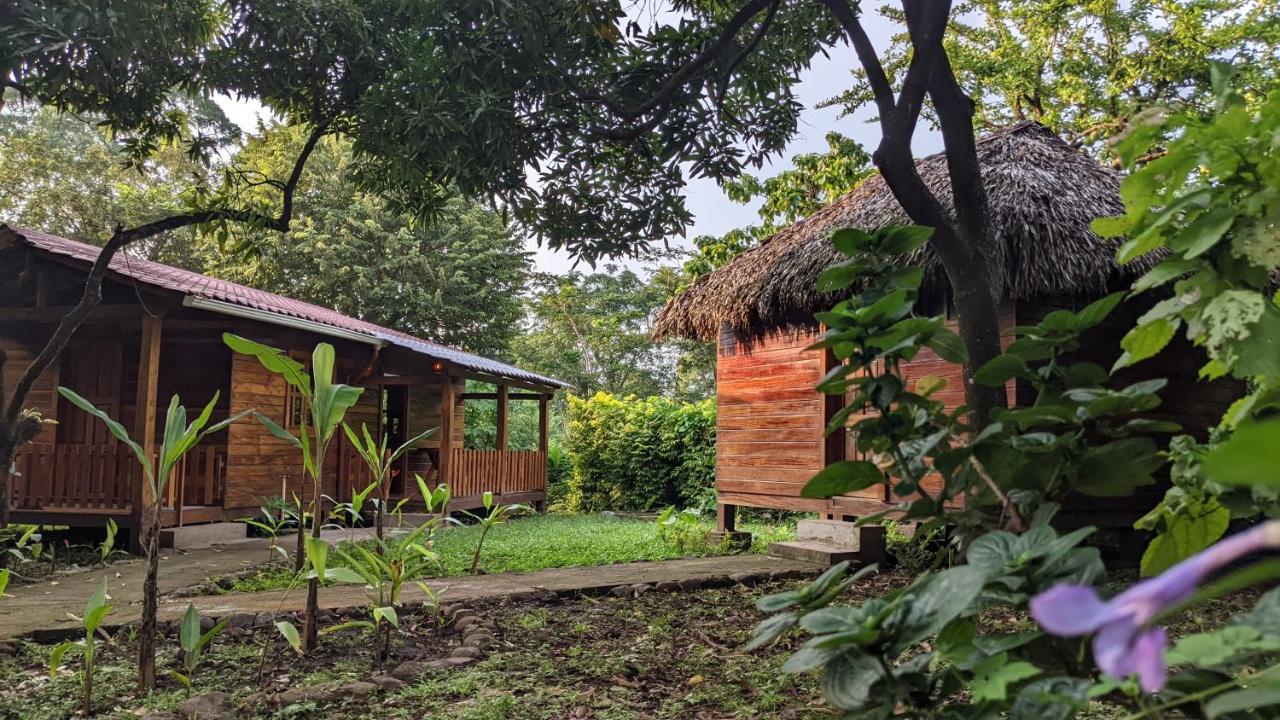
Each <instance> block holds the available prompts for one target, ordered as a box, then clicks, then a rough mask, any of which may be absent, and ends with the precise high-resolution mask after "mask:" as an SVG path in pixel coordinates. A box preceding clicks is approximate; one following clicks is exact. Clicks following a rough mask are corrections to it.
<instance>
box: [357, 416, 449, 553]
mask: <svg viewBox="0 0 1280 720" xmlns="http://www.w3.org/2000/svg"><path fill="white" fill-rule="evenodd" d="M342 430H343V431H344V432H345V433H346V434H347V440H348V441H350V442H351V446H352V447H353V448H355V449H356V452H357V453H359V454H360V459H362V460H364V464H365V465H367V466H368V467H369V472H370V473H371V474H372V475H373V482H374V487H378V488H381V490H380V491H379V492H378V497H377V501H378V502H377V503H376V505H377V509H378V517H377V519H376V520H375V521H374V526H375V528H376V532H377V535H378V539H379V540H381V539H382V535H383V532H382V530H383V517H382V516H383V514H385V513H386V510H387V502H388V498H387V491H388V489H389V488H388V480H389V479H390V477H391V468H392V467H393V466H394V465H395V463H396V461H397V460H399V459H400V458H401V457H403V456H404V454H405V453H407V452H409V450H411V449H413V447H414V446H415V445H417V444H418V443H419V442H421V441H422V440H423V439H424V438H426V437H427V436H428V435H430V434H431V433H433V432H435V428H428V429H426V430H424V431H422V432H421V433H419V434H417V435H415V436H413V437H411V438H409V439H408V440H406V441H405V442H404V444H402V445H401V446H400V447H398V448H396V449H395V450H389V449H388V447H387V441H388V438H387V436H386V434H385V433H384V434H383V435H382V437H381V438H379V439H378V440H374V438H373V435H372V434H371V433H370V432H369V426H368V425H366V424H364V423H360V434H359V435H356V432H355V431H354V430H352V429H351V426H350V425H347V424H346V423H343V424H342ZM367 491H368V488H366V489H365V492H367ZM363 500H364V498H363V497H362V498H361V502H363ZM352 503H353V504H354V503H355V497H352ZM403 504H404V501H401V504H400V505H398V506H397V509H399V508H400V507H402V506H403Z"/></svg>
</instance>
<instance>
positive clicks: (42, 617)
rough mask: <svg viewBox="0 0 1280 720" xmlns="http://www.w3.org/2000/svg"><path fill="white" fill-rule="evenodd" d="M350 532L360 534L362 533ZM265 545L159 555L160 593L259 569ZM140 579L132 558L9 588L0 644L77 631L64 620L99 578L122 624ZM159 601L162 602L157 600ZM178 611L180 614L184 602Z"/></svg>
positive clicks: (142, 568) (343, 535)
mask: <svg viewBox="0 0 1280 720" xmlns="http://www.w3.org/2000/svg"><path fill="white" fill-rule="evenodd" d="M356 532H357V533H358V534H359V533H365V532H366V530H357V531H356ZM321 535H322V536H323V537H325V538H326V539H328V540H330V541H332V542H336V541H338V540H345V539H347V537H348V532H347V531H346V530H334V531H328V530H327V531H324V532H322V533H321ZM295 542H296V537H295V536H293V535H289V536H287V537H284V538H281V540H280V544H281V545H283V546H284V547H285V548H286V549H287V550H288V551H289V553H290V556H292V554H293V548H294V547H295V545H294V543H295ZM270 546H271V543H270V541H269V540H266V539H264V538H249V539H245V540H238V541H236V542H232V543H227V544H225V545H213V546H211V547H207V548H199V549H194V550H173V549H165V550H161V551H160V594H161V595H164V594H166V593H171V592H173V591H175V590H178V589H181V588H187V587H191V586H192V585H198V584H200V583H202V582H204V581H205V580H206V579H208V578H210V577H221V576H223V575H230V574H232V573H235V572H238V571H241V570H249V569H251V568H253V567H256V566H259V565H262V564H263V563H266V562H267V561H268V559H270V558H271V557H272V555H271V552H270ZM277 558H278V556H277ZM146 574H147V565H146V562H144V561H143V560H141V559H137V560H125V561H121V562H117V563H112V564H111V565H108V566H106V567H100V568H87V569H85V570H82V571H77V572H71V573H60V574H58V575H54V576H51V577H47V578H42V579H41V581H40V582H37V583H33V584H30V585H17V584H12V585H10V586H9V589H8V591H7V594H8V595H9V597H5V598H0V640H3V639H6V638H11V637H15V636H18V635H23V634H26V633H29V632H32V631H34V630H39V629H53V628H68V627H71V628H74V627H77V626H78V623H77V622H76V621H74V620H72V619H71V618H69V617H67V613H74V614H76V615H83V614H84V606H85V603H86V602H88V600H89V596H90V595H93V593H94V591H95V590H97V589H98V585H99V584H100V583H101V582H102V578H104V577H105V578H107V582H108V587H109V590H108V593H109V594H110V595H111V604H112V606H113V607H115V610H114V611H113V612H112V613H111V615H110V616H109V617H110V618H111V619H110V620H109V622H111V623H112V624H120V623H124V622H127V618H133V617H136V616H137V615H138V614H139V611H138V610H137V605H138V604H139V603H141V602H142V581H143V580H144V579H145V578H146ZM161 602H162V603H163V602H164V600H163V598H162V599H161ZM126 606H132V607H126ZM162 606H163V605H162ZM182 607H183V609H184V610H185V609H186V603H183V605H182Z"/></svg>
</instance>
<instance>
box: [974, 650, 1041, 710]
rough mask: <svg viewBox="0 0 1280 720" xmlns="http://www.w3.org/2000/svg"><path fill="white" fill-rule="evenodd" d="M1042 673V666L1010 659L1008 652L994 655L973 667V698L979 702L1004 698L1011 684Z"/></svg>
mask: <svg viewBox="0 0 1280 720" xmlns="http://www.w3.org/2000/svg"><path fill="white" fill-rule="evenodd" d="M1039 674H1040V668H1038V667H1036V666H1035V665H1032V664H1031V663H1029V662H1025V661H1022V660H1016V661H1013V662H1010V661H1009V656H1008V655H1007V654H1006V653H999V654H998V655H992V656H991V657H989V658H987V659H986V660H984V661H983V662H981V663H979V664H978V666H977V667H975V668H974V669H973V685H972V686H971V687H972V690H973V699H974V700H976V701H978V702H985V701H988V700H1004V699H1006V698H1008V697H1009V686H1010V685H1012V684H1014V683H1016V682H1019V681H1021V680H1026V679H1027V678H1033V677H1035V676H1036V675H1039Z"/></svg>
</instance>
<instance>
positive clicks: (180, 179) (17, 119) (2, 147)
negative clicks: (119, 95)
mask: <svg viewBox="0 0 1280 720" xmlns="http://www.w3.org/2000/svg"><path fill="white" fill-rule="evenodd" d="M16 95H17V94H16V93H14V92H13V91H5V94H4V96H3V97H4V99H5V100H6V101H7V102H5V103H4V104H3V110H2V111H0V221H3V222H6V223H11V224H14V225H19V226H22V227H27V228H32V229H34V230H40V231H42V232H47V233H52V234H54V235H62V236H65V237H69V238H74V239H76V240H81V241H84V242H88V243H93V244H100V243H101V242H102V241H103V239H104V238H107V237H110V236H111V232H112V230H113V229H114V228H115V227H116V225H117V224H124V225H126V226H134V225H138V224H141V223H143V222H147V221H150V220H153V219H155V218H157V217H161V216H163V215H166V214H172V213H176V212H182V211H183V210H184V209H185V206H184V203H183V196H184V194H185V193H186V192H187V191H188V189H189V188H190V187H191V186H192V185H207V184H209V183H211V182H213V183H216V182H217V180H218V179H217V177H216V176H215V175H214V174H213V173H211V171H210V169H209V168H207V167H205V166H204V165H202V164H200V163H198V162H193V161H192V160H191V159H190V158H189V157H187V155H186V154H185V153H184V152H183V151H182V148H181V147H178V146H166V147H164V148H163V149H161V150H159V152H157V153H156V154H155V155H153V156H151V157H149V158H147V159H146V160H144V161H142V162H138V163H133V164H130V163H129V162H128V160H129V158H128V152H127V148H126V146H125V144H124V142H122V140H120V139H112V138H111V136H110V135H109V134H108V133H106V132H104V131H103V130H102V129H101V128H98V127H95V126H94V123H93V118H92V117H89V118H82V117H78V116H74V115H69V114H61V113H58V112H56V111H54V110H53V109H51V108H48V107H42V106H40V105H39V104H37V103H29V102H22V101H19V100H18V99H17V97H16ZM190 110H191V111H192V113H193V119H194V120H195V122H196V123H198V124H199V125H201V126H205V127H206V128H207V129H208V131H209V132H211V133H212V134H214V135H216V136H218V137H221V138H223V139H224V141H227V142H230V141H232V140H234V139H235V138H236V137H238V135H239V132H240V131H239V128H237V127H236V126H235V125H233V124H232V123H231V122H230V121H228V120H227V118H226V117H225V115H223V113H222V110H221V109H219V108H218V106H217V105H216V104H214V103H213V101H211V100H198V101H193V102H192V107H191V108H190ZM199 244H200V243H199V242H198V241H197V239H196V232H195V230H194V229H193V228H183V229H181V230H174V231H170V232H166V233H162V234H160V235H157V236H155V237H153V238H150V239H148V240H146V241H144V242H142V243H140V244H139V245H140V247H138V248H137V250H138V251H140V252H141V254H143V255H144V256H146V257H147V258H149V259H152V260H157V261H159V262H165V263H170V264H173V265H177V266H179V267H183V268H187V269H189V270H196V271H199V270H200V269H201V266H200V259H199V254H198V252H197V249H198V245H199Z"/></svg>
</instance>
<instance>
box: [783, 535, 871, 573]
mask: <svg viewBox="0 0 1280 720" xmlns="http://www.w3.org/2000/svg"><path fill="white" fill-rule="evenodd" d="M859 555H860V553H859V552H858V551H857V550H855V549H852V548H849V547H844V546H840V545H832V544H831V543H824V542H815V541H813V540H797V541H795V542H776V543H770V544H769V556H770V557H776V558H784V559H787V560H803V561H805V562H811V563H818V564H819V565H826V566H828V567H830V566H831V565H835V564H837V563H842V562H844V561H845V560H855V561H856V560H858V559H859V557H858V556H859Z"/></svg>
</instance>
